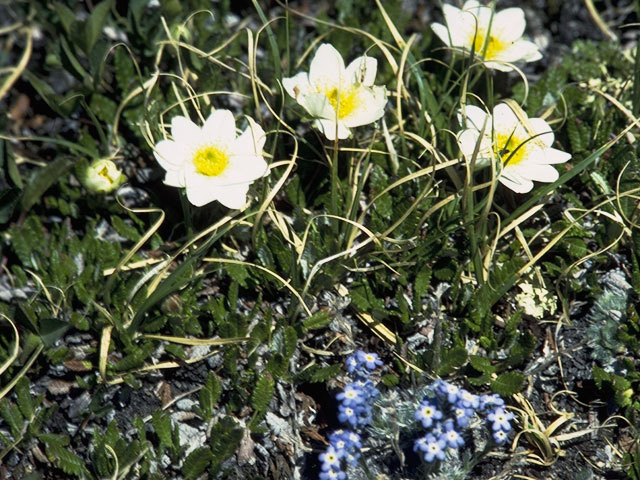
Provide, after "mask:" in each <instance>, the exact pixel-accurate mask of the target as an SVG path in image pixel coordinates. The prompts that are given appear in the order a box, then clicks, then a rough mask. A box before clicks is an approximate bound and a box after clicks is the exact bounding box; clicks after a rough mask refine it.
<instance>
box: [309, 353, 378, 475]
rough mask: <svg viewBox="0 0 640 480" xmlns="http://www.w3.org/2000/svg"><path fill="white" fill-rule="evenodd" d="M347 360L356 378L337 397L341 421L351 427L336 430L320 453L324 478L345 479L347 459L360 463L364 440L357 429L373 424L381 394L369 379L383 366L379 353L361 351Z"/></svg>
mask: <svg viewBox="0 0 640 480" xmlns="http://www.w3.org/2000/svg"><path fill="white" fill-rule="evenodd" d="M346 363H347V372H349V374H350V375H352V376H353V378H354V381H353V382H351V383H349V384H347V385H346V386H345V387H344V388H343V389H342V391H341V392H340V393H339V394H338V395H336V399H337V400H338V401H339V402H340V405H339V406H338V420H340V421H341V422H342V423H345V424H347V425H349V426H350V427H351V429H340V430H336V431H335V432H333V433H332V434H331V435H330V436H329V447H328V448H327V449H326V450H325V452H324V453H322V454H320V461H321V462H322V472H321V473H320V479H321V480H343V479H345V478H347V474H346V473H345V472H344V471H343V469H342V467H343V462H346V463H347V464H350V465H356V464H357V463H358V459H359V458H360V453H359V451H360V449H361V448H362V440H361V437H360V434H359V433H357V430H360V429H361V428H362V427H364V426H365V425H368V424H369V423H371V411H372V405H373V402H374V400H375V399H376V397H377V396H378V394H379V393H380V392H379V391H378V389H376V388H375V386H374V384H373V382H372V381H371V379H370V378H369V377H370V375H371V372H372V371H373V370H375V369H376V368H378V367H380V366H381V365H382V361H381V360H380V359H379V358H378V355H377V354H375V353H366V352H363V351H362V350H358V351H357V352H356V353H355V354H353V355H351V356H349V357H348V358H347V361H346ZM354 430H355V431H354Z"/></svg>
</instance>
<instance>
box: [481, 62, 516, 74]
mask: <svg viewBox="0 0 640 480" xmlns="http://www.w3.org/2000/svg"><path fill="white" fill-rule="evenodd" d="M483 65H484V66H485V67H486V68H489V69H491V70H498V71H500V72H513V67H512V66H511V65H510V64H509V63H500V62H484V63H483Z"/></svg>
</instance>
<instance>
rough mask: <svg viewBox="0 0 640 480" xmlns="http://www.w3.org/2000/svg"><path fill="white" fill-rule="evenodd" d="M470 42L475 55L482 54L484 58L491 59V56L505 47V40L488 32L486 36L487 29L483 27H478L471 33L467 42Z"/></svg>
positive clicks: (494, 55) (493, 56)
mask: <svg viewBox="0 0 640 480" xmlns="http://www.w3.org/2000/svg"><path fill="white" fill-rule="evenodd" d="M472 42H473V50H474V52H475V53H476V55H482V57H483V58H484V59H485V60H491V59H492V58H495V57H496V56H497V55H498V54H499V53H500V52H502V51H503V50H504V49H505V48H506V47H507V44H506V43H505V42H503V41H502V40H500V39H499V38H497V37H495V36H493V35H491V34H489V35H488V38H487V31H486V30H483V29H478V30H477V31H475V32H473V33H472V34H471V38H470V39H469V43H472ZM485 47H486V50H485Z"/></svg>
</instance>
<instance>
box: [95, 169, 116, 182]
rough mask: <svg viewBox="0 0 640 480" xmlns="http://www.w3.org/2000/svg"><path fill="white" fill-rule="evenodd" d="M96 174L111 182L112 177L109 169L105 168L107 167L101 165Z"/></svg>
mask: <svg viewBox="0 0 640 480" xmlns="http://www.w3.org/2000/svg"><path fill="white" fill-rule="evenodd" d="M98 175H101V176H103V177H104V178H106V179H107V180H109V182H113V179H112V178H111V177H110V176H109V170H107V167H103V168H102V170H100V171H99V172H98Z"/></svg>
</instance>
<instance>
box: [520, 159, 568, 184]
mask: <svg viewBox="0 0 640 480" xmlns="http://www.w3.org/2000/svg"><path fill="white" fill-rule="evenodd" d="M514 170H515V171H517V173H518V175H519V176H520V177H522V178H527V179H529V180H535V181H536V182H547V183H551V182H555V181H556V180H557V179H558V176H559V174H558V171H557V170H556V169H555V168H553V167H552V166H551V165H538V164H533V163H529V162H527V163H522V164H519V165H516V166H515V167H514Z"/></svg>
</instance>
